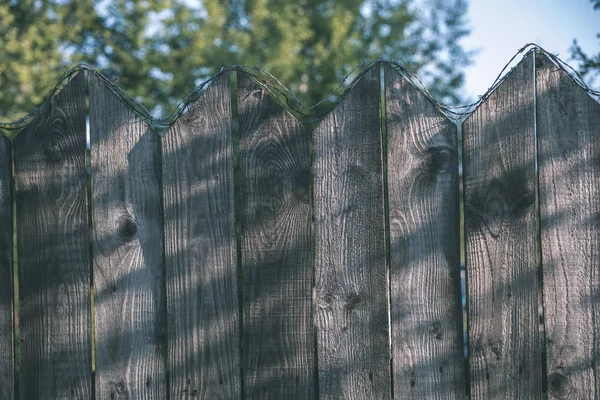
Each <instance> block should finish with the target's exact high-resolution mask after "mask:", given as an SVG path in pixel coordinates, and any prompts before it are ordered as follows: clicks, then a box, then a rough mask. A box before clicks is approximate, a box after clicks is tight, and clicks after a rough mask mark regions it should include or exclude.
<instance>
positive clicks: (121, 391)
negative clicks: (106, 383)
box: [115, 381, 126, 395]
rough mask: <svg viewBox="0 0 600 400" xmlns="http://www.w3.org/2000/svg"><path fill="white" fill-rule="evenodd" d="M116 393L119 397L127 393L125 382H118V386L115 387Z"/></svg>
mask: <svg viewBox="0 0 600 400" xmlns="http://www.w3.org/2000/svg"><path fill="white" fill-rule="evenodd" d="M115 391H116V392H117V394H119V395H124V394H125V392H126V389H125V382H123V381H120V382H117V384H116V385H115Z"/></svg>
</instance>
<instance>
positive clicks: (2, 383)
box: [0, 132, 14, 400]
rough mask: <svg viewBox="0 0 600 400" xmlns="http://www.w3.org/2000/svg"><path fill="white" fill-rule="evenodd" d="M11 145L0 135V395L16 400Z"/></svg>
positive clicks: (8, 399) (0, 133)
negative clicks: (14, 380)
mask: <svg viewBox="0 0 600 400" xmlns="http://www.w3.org/2000/svg"><path fill="white" fill-rule="evenodd" d="M11 157H12V156H11V144H10V141H9V140H8V139H7V138H6V136H4V135H3V134H2V132H0V227H1V228H0V360H2V362H0V393H2V397H3V398H5V399H7V400H10V399H12V398H13V396H14V391H13V390H14V388H13V379H14V364H13V360H14V352H13V257H12V251H13V215H12V207H13V202H12V158H11Z"/></svg>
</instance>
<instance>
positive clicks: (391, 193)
mask: <svg viewBox="0 0 600 400" xmlns="http://www.w3.org/2000/svg"><path fill="white" fill-rule="evenodd" d="M385 87H386V99H387V102H386V110H387V137H388V142H387V149H388V150H387V157H388V173H387V175H388V197H389V221H390V244H391V247H390V262H391V265H390V268H391V308H392V318H391V321H392V354H393V373H394V376H393V379H394V397H399V398H401V399H449V398H464V396H465V393H464V388H465V381H464V379H465V373H464V361H463V342H462V341H463V338H462V336H463V333H462V312H461V299H460V252H459V232H460V231H459V230H460V224H459V208H458V150H457V146H456V135H457V132H456V125H454V124H453V123H452V122H451V121H450V120H448V119H447V118H446V117H445V116H444V115H443V114H442V113H441V112H440V111H438V109H437V108H436V107H435V105H434V104H433V103H432V102H431V101H430V100H428V99H427V98H426V97H425V96H424V95H423V94H422V93H421V92H420V91H418V90H417V89H415V88H414V87H413V86H412V85H411V84H410V83H409V82H407V81H406V80H405V79H404V78H403V77H402V76H401V75H400V74H399V73H397V72H396V71H395V70H394V69H393V68H392V67H391V66H386V68H385Z"/></svg>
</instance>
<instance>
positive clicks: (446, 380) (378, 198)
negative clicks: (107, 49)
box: [0, 52, 600, 400]
mask: <svg viewBox="0 0 600 400" xmlns="http://www.w3.org/2000/svg"><path fill="white" fill-rule="evenodd" d="M234 76H235V80H233V79H231V78H232V77H234ZM381 77H383V79H384V82H383V85H380V83H381V82H380V79H381ZM231 83H236V84H237V88H233V89H232V88H231V87H230V84H231ZM382 87H383V88H384V90H385V91H384V93H382V90H383V89H381V88H382ZM231 93H234V94H235V93H237V96H235V95H234V96H231ZM382 94H383V96H382ZM87 118H89V124H88V123H87V121H86V119H87ZM86 126H89V136H90V140H91V145H90V149H91V150H89V152H88V150H87V147H86ZM238 138H239V143H238ZM0 139H2V140H0V227H1V228H0V359H1V363H0V393H2V398H3V399H12V398H19V399H26V400H29V399H67V398H68V399H90V398H96V399H121V398H122V399H125V398H127V399H166V398H170V399H226V400H227V399H275V400H279V399H317V398H318V399H360V400H363V399H375V400H386V399H392V398H393V399H464V398H465V397H466V396H470V397H471V398H473V399H540V398H542V395H543V394H544V393H547V396H548V398H552V399H597V398H600V330H599V324H600V105H599V104H597V103H596V102H595V101H594V100H593V99H592V98H591V97H590V96H588V94H587V93H586V92H584V91H583V90H582V89H581V88H580V87H578V86H577V85H576V84H575V83H574V82H573V81H572V80H571V79H570V78H569V77H568V76H567V74H566V73H565V72H564V71H563V70H562V69H560V68H558V67H557V66H556V65H555V64H554V63H553V62H552V61H551V60H550V59H549V58H547V57H546V56H545V55H544V54H542V53H540V52H530V53H529V54H528V55H527V57H525V58H524V59H523V61H521V63H520V64H519V65H518V66H517V67H516V68H515V69H514V70H513V71H512V72H511V73H510V75H509V76H508V77H507V78H506V79H505V80H504V81H503V83H502V84H501V85H500V86H499V87H498V88H497V89H496V90H494V91H493V92H492V93H491V94H490V95H489V97H487V98H486V99H485V100H484V101H483V102H482V103H481V104H480V105H479V106H478V107H477V109H476V110H475V111H474V112H472V113H471V114H470V115H469V116H468V117H467V118H466V119H465V120H464V122H459V123H455V122H453V121H451V120H449V119H448V118H446V117H445V116H444V115H443V114H442V113H441V112H440V111H439V110H438V108H437V107H436V105H435V104H434V103H432V102H431V101H430V100H429V99H428V98H427V97H426V96H425V95H424V94H423V93H422V92H420V91H419V90H417V89H415V87H414V86H413V85H411V84H410V83H409V82H408V81H407V80H405V79H404V77H403V76H402V75H401V74H399V73H398V72H396V70H394V69H393V68H391V66H390V65H388V64H377V65H376V66H375V67H373V68H371V69H370V70H368V72H367V73H366V74H365V75H364V76H363V77H362V79H361V80H360V81H359V82H358V83H357V85H356V86H355V87H354V88H353V89H352V90H351V91H350V92H349V94H348V95H347V96H346V97H345V98H344V99H343V100H342V101H341V103H340V104H339V105H337V106H336V108H335V109H334V110H333V111H332V112H330V113H329V114H328V115H327V116H326V117H325V118H324V119H323V120H322V121H321V123H320V124H318V125H317V126H316V127H315V128H314V129H308V128H306V127H305V126H303V125H302V124H301V123H300V122H298V120H296V119H295V118H294V117H292V116H291V114H290V113H289V112H288V111H286V109H284V108H283V107H282V106H281V105H280V104H279V103H277V102H276V101H274V100H273V98H271V97H270V96H269V95H267V94H265V91H264V90H261V86H259V85H257V83H256V81H255V79H254V78H253V77H252V76H251V75H249V74H247V73H243V72H237V73H233V72H232V73H229V72H227V73H222V74H221V75H219V76H218V77H217V78H216V79H215V81H214V82H213V84H212V85H211V86H210V87H209V88H208V90H207V91H206V92H205V93H204V94H203V95H202V96H201V97H200V98H199V100H198V101H197V102H196V103H195V104H194V105H193V106H192V108H191V109H190V110H189V111H188V112H187V113H186V114H184V115H183V116H181V117H180V118H179V119H177V120H176V122H175V123H174V124H173V125H172V126H171V127H170V128H169V130H168V131H167V132H166V133H165V134H164V135H162V136H159V135H158V134H156V133H155V132H153V131H152V129H151V128H149V126H148V125H147V124H146V123H145V122H144V121H143V120H141V119H140V118H139V117H138V116H137V115H136V114H135V113H134V112H133V111H131V109H130V108H129V107H128V106H127V105H126V104H125V103H124V102H123V101H122V100H121V99H120V98H119V97H117V96H116V95H115V94H114V93H113V92H112V91H111V90H110V89H109V88H108V87H107V86H106V85H105V84H104V83H103V81H101V80H100V79H99V78H98V77H97V76H96V75H95V74H88V75H84V74H83V73H78V74H77V75H76V76H74V78H73V79H71V80H70V81H69V83H68V84H67V86H66V87H65V88H63V90H61V91H60V93H59V94H58V95H57V96H55V97H54V98H53V99H52V101H51V102H50V103H49V104H47V106H46V107H45V108H44V109H43V111H42V112H41V113H40V114H39V115H37V116H36V117H35V118H34V120H33V121H32V122H31V123H29V124H28V125H27V126H25V127H24V128H23V129H22V130H21V131H20V132H19V134H18V136H16V138H15V139H14V140H12V141H9V140H8V139H6V138H5V137H4V136H0ZM459 165H460V166H461V168H462V171H463V179H464V191H462V190H459V189H460V188H461V186H460V184H459V183H460V182H461V181H460V180H459ZM88 166H89V167H91V169H90V171H91V174H90V173H88ZM90 188H91V189H90ZM460 196H464V197H463V198H464V208H463V207H461V204H463V202H461V201H459V200H460ZM463 209H464V215H463V212H462V211H461V210H463ZM463 222H464V230H463V229H462V228H461V226H462V224H463ZM236 226H237V227H239V229H236ZM461 232H464V250H465V253H464V254H465V258H466V306H467V307H466V309H467V318H468V329H467V332H463V331H464V329H463V313H462V304H461V303H462V301H461V298H462V297H461V262H460V259H461V239H460V238H461V235H462V233H461ZM15 240H16V243H13V242H14V241H15ZM13 247H15V248H16V250H15V251H13ZM15 274H16V275H17V278H15V277H14V275H15ZM541 311H543V313H542V312H541ZM540 316H542V317H540ZM463 337H465V338H466V342H463ZM464 343H467V347H468V354H465V352H464ZM13 360H14V362H13Z"/></svg>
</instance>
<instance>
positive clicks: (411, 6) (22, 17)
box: [0, 0, 473, 121]
mask: <svg viewBox="0 0 600 400" xmlns="http://www.w3.org/2000/svg"><path fill="white" fill-rule="evenodd" d="M466 12H467V1H466V0H449V1H444V0H404V1H402V0H396V1H394V0H366V1H365V0H339V1H334V0H293V1H288V0H229V1H217V0H204V1H199V0H195V1H194V0H112V1H111V0H102V1H93V0H45V1H42V0H11V1H9V2H4V3H3V4H2V5H0V37H2V38H3V39H4V40H2V41H0V120H2V121H7V120H14V119H16V118H19V117H22V116H23V115H24V114H25V113H27V112H29V111H31V110H32V109H33V108H34V107H35V106H37V105H40V104H41V103H42V102H43V100H44V99H45V98H46V96H47V94H48V91H49V90H50V89H51V88H52V87H53V86H54V85H55V84H56V82H57V81H58V79H59V77H60V75H61V73H62V72H64V71H65V70H66V69H68V68H69V67H71V66H72V65H74V64H75V63H78V62H86V63H88V64H91V65H92V66H95V67H96V68H99V69H100V70H101V71H102V72H103V73H104V74H106V75H107V76H108V77H110V78H111V79H117V82H116V83H117V84H118V85H119V86H121V87H122V88H123V89H124V90H126V91H127V92H128V93H129V94H130V95H132V96H134V97H136V98H137V99H138V101H140V102H141V103H142V104H144V105H145V106H146V107H147V108H149V109H151V110H152V111H153V112H154V113H155V114H162V115H165V114H168V113H169V112H170V111H171V110H173V109H174V108H175V106H176V104H177V103H178V101H179V100H181V99H182V98H183V97H185V96H186V95H187V94H188V93H189V92H190V91H191V90H192V89H193V88H194V87H195V86H197V85H198V84H199V83H201V82H202V81H203V80H205V79H207V78H208V77H210V76H212V75H214V74H216V73H218V72H219V70H220V68H221V67H223V66H228V65H233V64H246V65H255V66H259V67H262V68H264V69H266V70H267V71H269V72H271V73H272V74H273V75H274V76H275V77H277V78H278V79H279V80H280V81H281V82H282V83H283V84H285V85H286V86H287V87H288V88H289V89H290V90H291V91H292V92H293V93H294V94H296V95H297V96H298V97H299V98H300V99H301V100H302V102H303V103H304V105H306V106H310V105H313V104H315V103H317V102H318V101H319V100H321V99H323V98H324V97H325V96H326V95H327V94H328V93H329V92H330V91H332V90H333V89H334V88H335V87H337V85H338V84H339V82H340V81H341V79H342V78H343V77H344V76H345V75H346V74H347V73H348V72H350V70H351V69H352V68H353V67H355V66H356V65H358V64H359V63H360V62H362V61H365V60H369V59H375V58H386V59H393V60H396V61H399V62H400V63H402V64H403V65H404V66H405V67H406V68H408V69H409V70H411V71H413V72H415V73H416V74H417V75H418V76H420V77H421V79H423V81H424V82H425V84H426V86H427V87H428V89H429V90H430V91H431V93H432V95H433V96H434V97H435V98H437V99H438V100H440V101H442V102H445V103H450V104H452V103H458V102H460V101H461V100H462V99H461V97H460V94H459V92H458V89H459V88H460V87H461V86H462V84H463V67H465V66H466V65H468V64H469V62H470V60H471V58H472V56H473V54H472V53H471V52H468V51H466V50H465V49H464V48H463V47H462V45H461V44H460V39H461V38H463V37H465V36H466V35H467V34H468V33H469V29H468V28H467V27H466V23H465V15H466ZM330 107H331V104H330V103H329V104H327V103H326V104H324V106H323V108H321V109H319V110H316V113H322V112H325V111H326V110H327V109H328V108H330Z"/></svg>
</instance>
